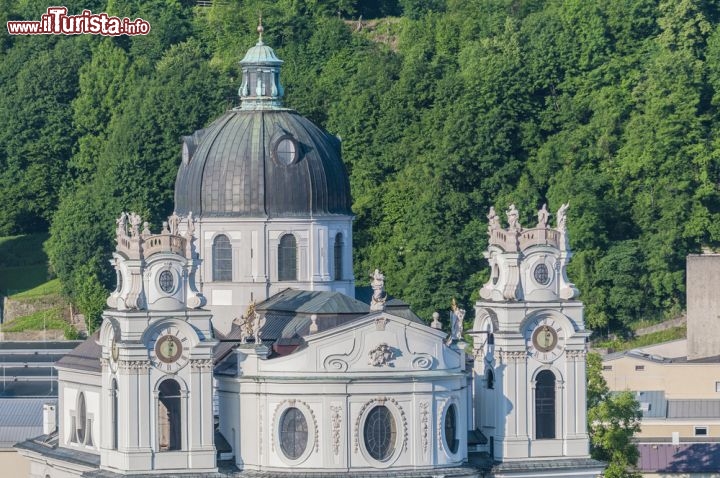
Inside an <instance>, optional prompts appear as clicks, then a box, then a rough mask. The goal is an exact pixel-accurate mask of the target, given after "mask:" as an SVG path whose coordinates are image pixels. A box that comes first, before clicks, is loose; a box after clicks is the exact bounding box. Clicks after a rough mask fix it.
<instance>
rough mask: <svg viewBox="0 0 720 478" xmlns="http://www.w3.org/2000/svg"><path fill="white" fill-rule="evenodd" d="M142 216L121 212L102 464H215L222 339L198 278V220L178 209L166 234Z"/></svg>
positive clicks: (103, 333) (204, 467)
mask: <svg viewBox="0 0 720 478" xmlns="http://www.w3.org/2000/svg"><path fill="white" fill-rule="evenodd" d="M181 222H183V226H184V227H183V229H184V231H185V232H184V234H180V232H179V227H180V223H181ZM141 223H142V221H141V219H140V217H139V216H138V215H137V214H134V213H130V214H126V213H122V215H121V216H120V217H119V218H118V220H117V230H116V236H117V246H116V250H115V253H114V254H113V260H112V263H113V265H114V266H115V270H116V272H117V287H116V289H115V291H113V293H112V294H111V296H110V297H109V298H108V300H107V303H108V306H109V307H110V309H109V310H106V311H105V313H104V314H103V325H102V327H101V330H100V336H99V343H100V345H101V347H102V358H101V362H102V394H101V399H100V401H101V404H100V410H101V415H102V416H101V417H100V418H101V420H102V423H103V426H102V436H101V437H100V451H101V459H100V466H101V468H103V469H107V470H110V471H113V472H116V473H121V474H134V473H148V472H172V473H195V474H198V473H209V472H214V471H216V470H217V467H216V452H215V446H214V441H213V440H214V422H213V401H212V397H213V395H212V387H213V378H212V366H213V347H214V345H215V344H216V343H217V342H216V340H215V339H214V338H213V330H212V325H211V321H210V319H211V315H210V313H209V312H208V311H206V310H203V309H201V307H202V306H203V305H204V303H205V299H204V297H203V296H202V295H201V294H200V293H199V292H197V289H196V288H195V273H196V271H197V267H198V264H199V263H200V261H199V259H198V258H197V254H196V253H195V250H194V248H195V245H194V243H195V235H194V231H195V223H194V220H193V218H192V215H190V216H189V217H186V218H180V217H179V216H177V215H176V214H173V215H172V216H170V217H169V218H168V221H167V222H164V223H163V229H162V231H161V232H160V233H159V234H153V233H151V232H150V230H149V227H148V223H147V222H146V223H144V224H143V227H142V230H140V225H141Z"/></svg>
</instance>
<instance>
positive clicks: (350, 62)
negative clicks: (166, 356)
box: [0, 0, 720, 331]
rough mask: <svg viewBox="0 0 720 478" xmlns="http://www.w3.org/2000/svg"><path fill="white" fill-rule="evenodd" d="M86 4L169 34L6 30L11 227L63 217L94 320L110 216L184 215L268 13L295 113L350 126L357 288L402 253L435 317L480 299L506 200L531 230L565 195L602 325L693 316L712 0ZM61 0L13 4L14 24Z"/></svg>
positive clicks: (3, 94) (585, 288) (709, 113)
mask: <svg viewBox="0 0 720 478" xmlns="http://www.w3.org/2000/svg"><path fill="white" fill-rule="evenodd" d="M83 6H87V7H89V8H92V10H93V11H97V12H99V11H107V12H109V13H111V14H118V15H122V16H128V17H130V18H137V17H142V18H144V19H145V20H148V21H149V22H150V23H151V25H152V30H151V32H150V34H149V35H147V36H137V37H122V36H121V37H114V38H105V39H103V38H98V37H90V36H78V37H61V36H47V37H10V36H8V35H5V34H3V36H2V37H0V55H1V58H2V61H0V233H2V234H7V233H14V232H24V231H33V230H43V229H45V228H47V227H48V223H49V222H50V221H52V224H51V225H50V228H51V233H52V237H51V240H50V242H49V244H48V246H47V248H48V252H49V254H50V258H51V261H52V263H53V267H54V269H55V270H56V271H57V274H58V275H59V276H60V278H61V279H62V281H63V284H64V287H65V289H66V291H67V292H68V293H70V294H71V295H72V297H73V298H74V299H75V300H76V302H77V303H80V302H82V303H83V304H86V305H84V306H83V307H84V308H85V309H86V310H88V311H90V312H88V316H90V317H91V320H92V316H96V315H97V312H92V310H97V304H99V303H101V302H100V301H99V299H98V297H100V296H101V295H102V294H101V293H100V289H99V288H98V287H99V286H100V285H102V286H103V287H111V286H112V284H111V282H112V280H113V279H112V276H111V275H110V274H109V267H108V262H107V259H108V258H109V252H110V250H111V248H112V243H111V237H110V236H111V227H112V224H113V218H114V217H115V216H116V215H117V214H118V213H119V212H120V211H121V210H123V209H124V210H134V211H136V212H139V213H141V214H142V215H143V216H144V217H146V218H148V219H149V220H150V221H151V222H153V223H154V224H158V223H159V221H160V220H161V218H162V217H163V216H164V215H166V214H168V213H169V212H170V211H171V208H172V192H173V183H174V179H175V174H176V170H177V165H178V162H179V153H180V145H179V141H178V139H179V137H180V136H181V135H184V134H190V133H192V131H194V130H195V129H198V128H201V127H203V126H204V125H206V124H207V123H208V121H210V120H211V119H212V118H214V117H215V116H216V115H217V114H219V113H220V112H221V111H222V110H223V109H224V108H227V107H231V106H233V105H236V104H237V88H238V86H239V82H240V69H239V65H238V61H239V60H240V59H241V58H242V55H243V54H244V53H245V51H246V50H247V49H248V47H249V46H251V45H253V44H254V43H255V42H256V41H257V38H258V37H257V32H256V27H257V18H258V15H259V14H260V13H262V15H263V18H264V26H265V31H264V35H263V38H264V41H265V42H266V43H267V44H269V45H271V46H273V48H275V50H276V51H277V53H278V55H279V56H280V57H281V58H282V59H283V60H284V61H285V63H284V66H283V77H282V82H283V84H284V85H285V87H286V91H287V96H286V98H285V100H286V105H287V106H289V107H291V108H296V109H297V110H298V111H300V112H301V113H303V114H305V115H308V116H309V117H310V118H311V119H312V120H313V121H315V122H317V123H318V124H320V125H321V126H324V127H326V128H327V129H328V130H329V131H330V132H332V133H334V134H337V135H338V136H339V137H341V139H342V144H343V154H344V159H345V162H346V165H347V168H348V171H349V173H350V181H351V187H352V191H353V211H354V213H355V214H356V219H355V229H356V230H355V234H354V240H355V244H354V248H355V266H356V270H355V275H356V277H357V279H358V283H359V284H360V285H362V284H364V283H366V281H367V274H368V273H369V272H370V271H371V270H372V269H374V268H375V267H379V268H381V269H383V270H384V271H385V272H386V275H387V277H388V288H389V290H390V292H391V293H392V294H394V295H397V296H399V297H402V298H404V299H406V300H407V301H409V302H410V303H411V305H412V306H413V307H414V308H415V309H416V310H417V312H418V313H420V315H422V316H423V317H429V316H430V314H431V312H432V311H433V310H435V309H437V310H445V311H446V310H447V307H448V303H449V301H450V299H451V298H452V297H455V298H457V299H458V300H459V301H460V303H461V304H465V307H466V308H468V309H470V307H469V304H470V303H471V302H472V300H474V298H475V294H476V290H477V288H478V286H479V285H480V283H481V282H482V280H483V279H484V278H485V277H486V276H487V271H486V270H485V269H486V263H485V262H484V260H483V258H482V251H483V250H484V248H485V247H486V236H485V232H484V231H485V221H486V220H485V214H486V213H487V209H488V208H489V207H490V206H491V205H494V206H495V207H496V209H498V210H504V209H505V208H506V207H507V206H508V205H509V204H510V203H511V202H514V203H516V204H517V206H518V207H519V208H520V210H521V213H522V217H523V223H524V224H527V223H528V221H532V220H534V215H535V210H536V208H538V207H540V206H541V205H542V204H543V203H547V204H548V206H549V208H550V209H551V210H557V208H558V207H559V206H560V204H562V203H565V202H569V203H570V205H571V209H570V220H569V222H568V227H569V230H570V237H571V246H572V248H573V251H574V253H575V257H574V259H573V261H572V262H571V265H570V269H569V274H570V278H571V280H573V281H574V282H575V283H576V284H577V285H578V287H579V288H580V290H581V291H582V293H583V296H582V298H583V300H584V301H585V303H586V305H587V309H586V310H587V323H588V325H589V326H591V327H593V328H595V329H596V330H602V331H606V330H608V329H613V330H619V329H623V328H626V327H627V326H628V324H630V323H631V322H633V321H635V320H637V319H639V318H643V317H645V318H651V317H654V316H661V315H662V314H671V313H674V312H676V311H677V309H678V308H679V307H682V305H683V300H684V294H683V291H684V285H683V283H684V258H685V256H686V254H687V253H690V252H695V251H698V250H699V248H700V247H701V246H702V245H711V246H712V245H717V244H718V242H720V220H719V219H720V218H719V217H718V213H719V212H720V197H719V196H718V192H719V191H718V184H720V154H718V151H720V139H719V138H718V136H717V134H716V130H717V127H716V125H717V123H718V120H719V119H720V117H719V116H718V112H719V106H720V99H718V98H720V94H719V93H718V91H720V33H718V28H717V27H716V26H714V25H715V24H716V23H717V20H718V18H719V16H718V8H717V6H716V5H715V3H713V2H700V1H699V0H680V1H660V2H658V1H656V0H618V1H615V2H604V1H601V0H587V1H580V0H551V1H540V0H523V1H517V0H462V1H461V0H440V1H434V2H417V1H414V0H398V1H393V2H377V1H353V0H337V1H333V2H319V1H315V0H303V1H295V0H281V1H270V0H251V1H247V2H242V3H241V4H237V3H233V2H214V4H213V6H212V7H210V8H198V7H196V6H195V2H191V1H185V0H153V1H151V2H144V1H130V2H118V1H116V0H111V1H107V2H98V1H95V2H91V3H89V4H80V3H77V2H74V1H73V2H71V4H69V5H68V7H69V9H70V11H71V13H73V12H76V11H80V10H81V9H82V8H83ZM46 7H47V6H46V5H45V4H42V3H40V2H37V1H35V0H32V1H26V2H19V3H18V2H1V1H0V19H32V18H37V17H39V15H40V14H41V13H43V12H44V11H45V8H46ZM359 15H363V18H364V19H365V20H366V21H365V22H364V23H363V25H362V27H361V28H358V24H357V18H358V16H359ZM388 15H393V16H396V17H393V18H379V17H382V16H388ZM369 19H371V20H369ZM38 72H42V74H38ZM56 211H57V212H56ZM76 236H82V237H84V238H86V239H81V240H80V241H79V242H77V243H76V242H74V241H73V238H75V237H76ZM103 241H105V242H103ZM81 263H82V264H89V265H87V266H85V267H83V268H77V267H75V266H74V264H81ZM89 304H94V305H93V306H91V305H89ZM93 307H95V309H93ZM468 318H471V317H470V316H468Z"/></svg>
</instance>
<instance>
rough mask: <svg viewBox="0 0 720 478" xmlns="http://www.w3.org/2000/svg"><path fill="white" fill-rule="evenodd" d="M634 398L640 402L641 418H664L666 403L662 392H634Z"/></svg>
mask: <svg viewBox="0 0 720 478" xmlns="http://www.w3.org/2000/svg"><path fill="white" fill-rule="evenodd" d="M635 398H636V399H637V401H638V402H640V408H641V409H642V413H643V418H665V417H666V415H667V408H668V401H667V400H666V399H665V392H663V391H662V390H651V391H642V392H636V393H635Z"/></svg>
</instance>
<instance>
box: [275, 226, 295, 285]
mask: <svg viewBox="0 0 720 478" xmlns="http://www.w3.org/2000/svg"><path fill="white" fill-rule="evenodd" d="M297 275H298V274H297V241H296V240H295V236H293V235H292V234H285V235H284V236H282V237H281V238H280V244H279V245H278V280H279V281H288V280H297Z"/></svg>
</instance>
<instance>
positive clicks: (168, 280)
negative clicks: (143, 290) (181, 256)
mask: <svg viewBox="0 0 720 478" xmlns="http://www.w3.org/2000/svg"><path fill="white" fill-rule="evenodd" d="M159 282H160V289H161V290H162V291H163V292H165V293H166V294H169V293H171V292H172V291H173V288H174V287H175V278H174V277H173V274H172V272H170V271H162V272H161V273H160V280H159Z"/></svg>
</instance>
